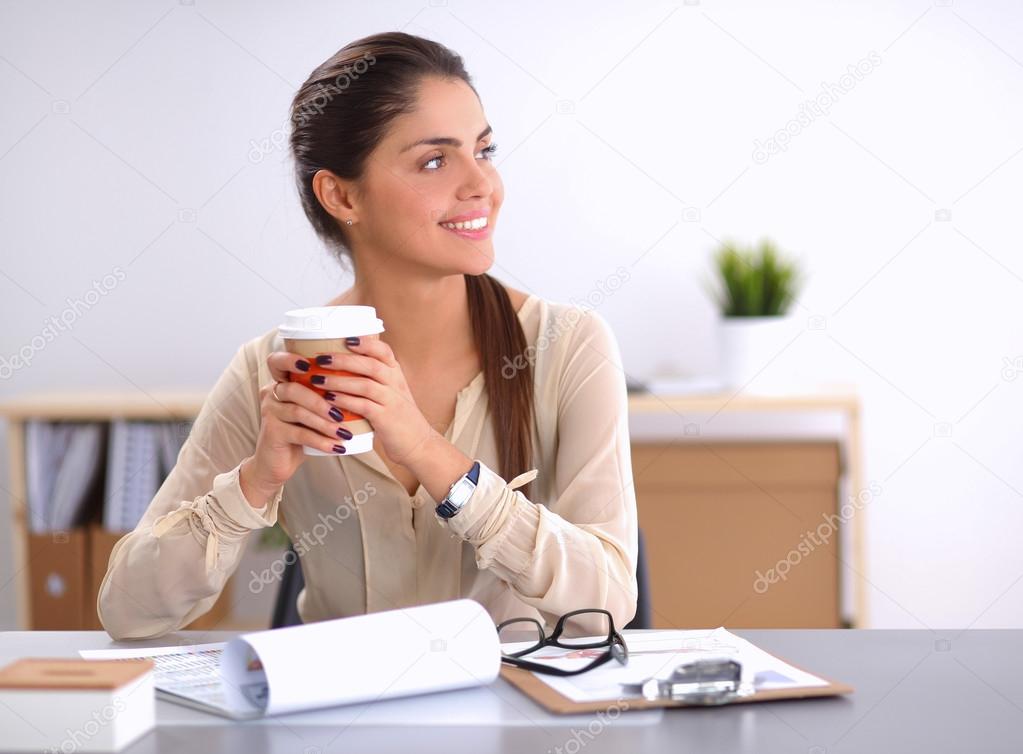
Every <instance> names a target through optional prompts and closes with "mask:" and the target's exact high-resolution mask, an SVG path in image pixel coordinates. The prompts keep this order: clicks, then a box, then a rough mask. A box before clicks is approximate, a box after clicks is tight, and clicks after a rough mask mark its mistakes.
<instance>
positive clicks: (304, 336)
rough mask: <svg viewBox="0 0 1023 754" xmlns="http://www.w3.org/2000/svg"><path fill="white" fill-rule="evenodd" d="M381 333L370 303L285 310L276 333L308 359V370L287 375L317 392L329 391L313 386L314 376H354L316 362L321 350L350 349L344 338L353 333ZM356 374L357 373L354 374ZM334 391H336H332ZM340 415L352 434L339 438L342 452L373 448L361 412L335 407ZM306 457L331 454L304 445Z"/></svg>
mask: <svg viewBox="0 0 1023 754" xmlns="http://www.w3.org/2000/svg"><path fill="white" fill-rule="evenodd" d="M382 332H384V323H383V322H382V321H381V320H380V319H378V318H377V313H376V309H375V308H374V307H372V306H312V307H308V308H305V309H292V310H291V311H288V312H285V313H284V322H283V324H281V325H280V326H278V328H277V334H278V335H279V336H280V337H281V338H282V339H283V340H284V348H285V350H287V351H289V352H291V353H295V354H298V355H300V356H303V357H305V359H306V361H308V362H309V365H310V366H309V371H308V372H290V373H289V378H290V379H291V381H293V382H299V383H301V384H303V385H305V386H306V387H308V388H309V389H310V390H315V391H316V392H317V393H319V394H320V395H325V394H326V393H327V392H328V391H327V389H326V388H323V387H320V386H319V385H313V384H312V382H311V379H312V377H313V375H316V374H323V375H327V376H331V375H338V376H345V375H353V373H352V372H346V371H344V370H342V369H331V368H329V367H321V366H318V365H317V364H316V357H317V356H318V355H320V354H324V353H344V352H347V351H349V350H350V349H349V348H348V346H346V345H345V338H349V337H352V336H364V335H379V334H380V333H382ZM355 376H358V375H355ZM335 392H336V391H335ZM337 408H338V409H339V410H341V412H342V414H343V419H342V420H341V422H339V423H340V424H341V426H342V427H344V428H345V429H347V430H348V431H349V432H351V433H352V439H351V440H341V439H338V441H337V442H338V443H339V444H340V445H343V446H344V448H345V452H344V455H349V456H350V455H355V454H356V453H366V452H368V451H370V450H372V449H373V426H372V425H371V424H370V423H369V421H368V420H367V419H366V418H365V417H364V416H361V415H360V414H356V413H354V412H352V411H350V410H347V409H343V408H341V406H338V407H337ZM303 447H304V449H305V454H306V455H307V456H334V455H338V454H336V453H325V452H324V451H322V450H319V449H318V448H310V447H309V446H303Z"/></svg>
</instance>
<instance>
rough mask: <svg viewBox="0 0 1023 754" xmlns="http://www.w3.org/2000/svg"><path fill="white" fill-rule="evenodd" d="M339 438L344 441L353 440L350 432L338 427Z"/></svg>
mask: <svg viewBox="0 0 1023 754" xmlns="http://www.w3.org/2000/svg"><path fill="white" fill-rule="evenodd" d="M337 436H338V437H340V438H341V439H342V440H351V439H352V433H351V432H349V431H348V430H347V429H345V428H344V427H338V428H337Z"/></svg>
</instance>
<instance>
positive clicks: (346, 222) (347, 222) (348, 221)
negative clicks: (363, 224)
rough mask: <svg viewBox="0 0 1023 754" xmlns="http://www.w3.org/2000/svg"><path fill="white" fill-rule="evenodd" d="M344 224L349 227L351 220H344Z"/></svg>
mask: <svg viewBox="0 0 1023 754" xmlns="http://www.w3.org/2000/svg"><path fill="white" fill-rule="evenodd" d="M345 224H346V225H351V224H352V218H350V217H349V218H348V219H347V220H345Z"/></svg>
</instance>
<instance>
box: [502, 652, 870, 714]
mask: <svg viewBox="0 0 1023 754" xmlns="http://www.w3.org/2000/svg"><path fill="white" fill-rule="evenodd" d="M761 651H764V650H761ZM767 654H770V655H771V656H772V657H774V658H775V659H777V660H781V661H782V662H784V663H786V664H788V665H791V666H792V667H794V668H796V669H797V670H801V671H803V672H804V673H809V674H810V675H813V676H816V677H817V678H820V679H821V680H822V681H825V682H826V683H827V685H825V686H798V687H794V688H788V689H765V690H763V691H755V692H754V693H752V694H749V695H747V696H741V697H737V698H735V699H733V700H731V701H728V702H725V703H724V704H720V705H716V706H721V707H727V706H731V705H733V704H749V703H751V702H769V701H776V700H781V699H810V698H814V697H830V696H841V695H844V694H851V693H853V692H854V691H855V689H854V688H853V687H852V686H850V685H849V684H846V683H841V682H839V681H835V680H832V679H830V678H827V677H825V676H823V675H820V674H819V673H812V672H811V671H809V670H806V669H805V668H802V667H800V666H799V665H796V664H795V663H794V662H789V661H788V660H786V659H785V658H784V657H780V656H778V655H775V654H772V653H770V652H768V653H767ZM500 674H501V677H502V678H504V679H505V680H506V681H508V683H510V684H511V685H512V686H514V687H515V688H517V689H518V690H519V691H521V692H522V693H523V694H525V695H526V696H528V697H529V698H530V699H532V700H533V701H534V702H536V703H537V704H539V705H540V706H541V707H543V708H544V709H546V710H547V711H548V712H553V713H554V714H558V715H570V714H577V713H581V712H603V711H606V710H607V708H608V707H610V706H612V705H615V704H619V703H621V702H624V703H627V704H628V707H627V709H653V708H663V707H700V708H702V709H706V708H707V705H705V704H700V703H696V702H691V701H686V700H679V699H645V698H643V697H633V696H628V695H626V694H624V693H623V694H622V695H621V696H620V697H618V698H616V699H603V700H597V699H595V700H590V701H585V702H576V701H573V700H572V699H569V698H568V697H567V696H565V695H564V694H562V693H561V692H559V691H557V690H556V689H554V688H552V687H551V686H548V685H547V684H546V683H544V682H543V681H542V680H540V678H538V677H537V676H536V674H535V673H533V672H532V671H529V670H524V669H522V668H516V667H512V666H510V665H502V666H501V671H500Z"/></svg>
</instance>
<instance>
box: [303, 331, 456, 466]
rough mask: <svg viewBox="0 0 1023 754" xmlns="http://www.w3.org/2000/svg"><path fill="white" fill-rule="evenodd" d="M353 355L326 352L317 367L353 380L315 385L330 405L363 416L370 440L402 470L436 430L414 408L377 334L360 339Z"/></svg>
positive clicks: (335, 379) (332, 378)
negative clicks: (370, 432)
mask: <svg viewBox="0 0 1023 754" xmlns="http://www.w3.org/2000/svg"><path fill="white" fill-rule="evenodd" d="M348 348H350V349H351V350H352V351H353V353H331V354H326V355H328V356H330V363H323V361H324V359H322V358H318V359H317V363H318V365H319V366H320V367H321V368H323V369H338V370H343V371H345V372H352V373H354V374H355V375H357V376H345V375H327V376H326V381H325V382H324V384H322V385H320V387H322V388H324V389H325V390H329V391H331V392H332V393H334V400H333V403H335V404H336V405H338V406H340V407H341V408H343V409H345V410H346V411H354V412H355V413H357V414H361V415H362V416H364V417H366V419H367V420H368V421H369V423H370V424H372V425H373V436H374V439H378V440H379V441H380V445H381V447H382V448H383V450H384V452H385V453H386V454H387V457H388V458H390V459H391V460H393V461H394V462H395V463H400V464H402V465H403V466H407V465H408V461H409V460H410V459H411V458H412V457H414V456H415V454H416V452H417V451H418V450H419V448H420V447H421V446H422V445H423V444H424V443H425V442H426V440H428V439H430V438H431V437H434V436H437V434H438V433H437V431H436V430H435V429H434V428H433V427H432V426H430V422H429V421H427V419H426V417H425V416H423V412H422V411H420V410H419V407H418V406H417V405H416V401H415V399H414V398H413V397H412V392H411V391H410V390H409V386H408V382H407V381H406V380H405V373H404V372H403V371H402V369H401V366H400V365H399V364H398V360H397V359H395V358H394V352H393V351H391V347H390V346H389V345H387V344H386V343H385V342H384V341H382V340H380V338H379V336H362V338H360V342H359V344H358V345H349V346H348Z"/></svg>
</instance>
